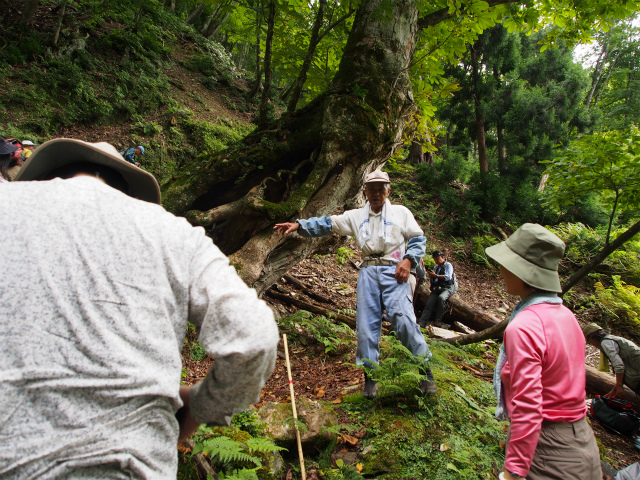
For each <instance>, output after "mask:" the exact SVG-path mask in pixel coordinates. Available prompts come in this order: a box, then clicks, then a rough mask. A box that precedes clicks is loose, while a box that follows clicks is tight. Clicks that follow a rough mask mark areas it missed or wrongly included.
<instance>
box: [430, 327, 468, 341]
mask: <svg viewBox="0 0 640 480" xmlns="http://www.w3.org/2000/svg"><path fill="white" fill-rule="evenodd" d="M426 330H427V334H428V335H429V336H430V337H431V338H437V339H438V340H442V341H449V340H452V339H453V338H456V337H459V336H460V335H459V334H458V333H457V332H454V331H453V330H447V329H445V328H438V327H434V326H432V325H429V326H428V327H427V328H426Z"/></svg>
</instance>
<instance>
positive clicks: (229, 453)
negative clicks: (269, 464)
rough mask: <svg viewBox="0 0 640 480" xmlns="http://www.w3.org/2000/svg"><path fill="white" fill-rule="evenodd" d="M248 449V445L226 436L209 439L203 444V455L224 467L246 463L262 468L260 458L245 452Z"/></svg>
mask: <svg viewBox="0 0 640 480" xmlns="http://www.w3.org/2000/svg"><path fill="white" fill-rule="evenodd" d="M246 448H247V445H246V444H244V443H242V442H237V441H235V440H232V439H230V438H229V437H225V436H221V437H214V438H209V439H207V440H205V441H204V442H202V451H203V453H205V454H208V455H209V456H210V457H211V459H212V460H214V459H215V460H217V461H218V462H220V463H222V464H223V465H232V464H233V463H238V462H244V463H253V464H254V465H256V466H258V467H260V466H262V463H261V462H260V460H259V459H258V458H256V457H254V456H252V455H249V454H248V453H245V452H244V451H243V450H244V449H246Z"/></svg>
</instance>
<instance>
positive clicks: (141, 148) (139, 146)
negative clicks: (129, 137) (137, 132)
mask: <svg viewBox="0 0 640 480" xmlns="http://www.w3.org/2000/svg"><path fill="white" fill-rule="evenodd" d="M136 148H139V149H140V154H141V155H144V147H143V146H142V145H138V146H137V147H136Z"/></svg>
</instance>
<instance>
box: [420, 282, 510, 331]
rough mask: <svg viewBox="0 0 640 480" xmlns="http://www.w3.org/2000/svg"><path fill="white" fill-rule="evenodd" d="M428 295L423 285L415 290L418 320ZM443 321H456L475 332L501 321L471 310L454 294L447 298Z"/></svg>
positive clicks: (479, 311) (470, 307)
mask: <svg viewBox="0 0 640 480" xmlns="http://www.w3.org/2000/svg"><path fill="white" fill-rule="evenodd" d="M429 293H430V292H429V290H428V288H426V286H425V284H421V285H419V286H418V287H417V288H416V294H415V299H414V306H415V308H416V316H417V318H420V315H419V314H421V313H422V310H423V309H424V306H425V305H426V303H427V299H428V298H429ZM443 320H444V321H446V322H448V323H453V322H454V321H456V320H457V321H459V322H460V323H462V324H464V325H466V326H467V327H469V328H471V329H472V330H475V331H476V332H480V331H481V330H485V329H487V328H490V327H493V326H494V325H496V324H499V323H500V322H501V321H502V320H501V319H500V318H497V317H495V316H493V315H491V314H489V313H486V312H483V311H482V310H479V309H477V308H473V307H472V306H471V305H469V304H468V303H467V302H465V301H464V300H462V298H460V296H458V295H456V294H454V295H452V296H451V297H449V300H448V301H447V307H446V310H445V313H444V317H443Z"/></svg>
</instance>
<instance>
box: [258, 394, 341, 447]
mask: <svg viewBox="0 0 640 480" xmlns="http://www.w3.org/2000/svg"><path fill="white" fill-rule="evenodd" d="M296 407H297V413H298V421H299V422H302V423H304V424H305V425H306V427H307V428H301V429H300V430H301V431H300V440H301V442H302V447H303V449H305V448H307V447H310V446H313V445H318V444H326V443H328V442H330V441H331V440H333V439H334V437H335V434H334V433H329V432H328V431H327V429H328V428H329V427H332V426H335V425H337V423H338V417H337V416H336V414H335V413H334V411H333V409H332V408H331V407H329V406H326V405H323V404H322V403H320V402H317V401H315V400H310V399H307V398H299V399H298V400H297V401H296ZM258 416H259V417H260V419H261V420H262V421H263V422H264V423H265V424H266V432H267V434H268V435H269V436H271V437H272V438H273V439H274V440H275V442H276V443H277V444H279V445H283V446H284V447H286V448H288V449H289V451H292V448H293V449H295V448H296V446H295V444H296V430H295V425H294V423H293V421H292V420H293V419H292V417H293V412H292V409H291V404H290V403H267V404H265V405H263V406H262V407H260V409H258Z"/></svg>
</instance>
